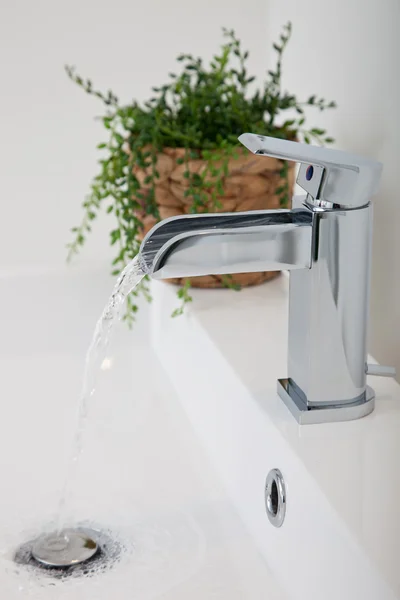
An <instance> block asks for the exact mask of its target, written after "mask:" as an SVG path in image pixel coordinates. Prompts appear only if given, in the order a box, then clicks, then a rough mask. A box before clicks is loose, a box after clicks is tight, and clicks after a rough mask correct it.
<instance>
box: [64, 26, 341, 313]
mask: <svg viewBox="0 0 400 600" xmlns="http://www.w3.org/2000/svg"><path fill="white" fill-rule="evenodd" d="M223 35H224V37H225V43H224V44H223V45H222V47H221V51H220V53H219V54H217V55H215V56H214V57H213V59H212V60H211V62H210V64H209V65H207V66H205V65H204V64H203V61H202V59H201V58H195V57H193V56H192V55H190V54H181V55H180V56H178V58H177V61H178V62H179V64H180V67H181V68H180V70H179V73H178V74H175V73H170V74H169V81H168V83H166V84H165V85H162V86H160V87H157V88H153V92H154V95H153V97H151V98H150V99H149V100H148V101H147V102H145V103H144V104H143V105H141V104H139V103H138V102H136V101H133V102H132V103H131V104H128V105H125V106H124V105H121V104H120V103H119V101H118V98H117V97H116V96H115V95H114V93H113V92H112V91H108V92H107V93H102V92H100V91H98V90H96V89H95V88H94V87H93V85H92V82H91V81H90V80H88V79H87V80H84V79H83V78H82V77H80V76H79V75H78V74H77V73H76V72H75V69H74V68H72V67H69V66H67V67H66V71H67V73H68V75H69V77H70V78H71V79H72V80H73V81H74V82H75V83H76V84H78V85H79V86H80V87H82V88H83V89H84V90H85V91H86V92H87V93H88V94H91V95H93V96H96V97H98V98H99V99H100V100H102V101H103V103H104V104H105V105H106V113H105V114H104V115H103V116H102V117H101V119H102V122H103V125H104V127H105V129H106V130H107V132H108V140H107V141H106V142H104V143H101V144H99V145H98V148H99V150H100V151H102V152H103V157H102V159H101V160H100V170H99V172H98V173H97V175H95V177H94V179H93V181H92V184H91V189H90V193H89V194H88V196H87V197H86V198H85V200H84V202H83V208H84V215H83V220H82V222H81V224H80V225H79V226H78V227H74V228H73V229H72V231H73V233H74V239H73V241H72V242H71V243H70V244H69V258H71V256H72V255H73V254H75V253H76V252H77V251H78V250H79V247H80V246H82V244H84V242H85V240H86V236H87V233H88V232H90V230H91V223H92V221H93V220H94V219H95V218H96V215H97V212H98V211H99V209H100V208H101V207H102V206H103V205H104V204H106V205H107V208H106V211H107V213H112V214H113V215H114V217H115V222H116V226H115V227H114V228H113V229H112V230H111V232H110V242H111V244H112V245H116V247H117V252H116V256H115V259H114V260H113V274H118V273H119V272H120V271H121V270H122V268H123V267H124V266H125V265H126V263H127V262H128V261H129V260H131V259H132V258H133V257H134V256H135V255H136V254H137V252H138V250H139V247H140V243H141V240H142V238H143V235H144V234H145V233H146V231H148V229H150V228H151V227H152V226H153V225H154V224H155V223H156V222H157V221H158V220H159V219H163V218H166V217H170V216H173V215H181V214H185V213H201V212H213V211H224V212H231V211H245V210H260V209H268V208H279V207H286V206H288V203H289V199H290V195H291V191H292V187H293V183H294V166H293V165H292V164H288V163H287V162H285V161H280V160H277V159H274V158H267V157H255V156H254V155H250V154H249V153H248V152H247V151H246V150H245V149H243V148H241V147H240V146H239V144H238V141H237V137H238V136H239V135H240V134H241V133H243V132H246V131H250V132H256V133H259V134H262V135H267V136H273V137H279V138H285V139H291V140H302V141H305V142H306V143H310V142H311V141H312V140H315V141H316V142H317V143H321V144H323V143H330V142H333V140H332V138H329V137H327V135H326V132H325V130H323V129H319V128H315V127H314V128H306V126H305V114H304V108H305V107H306V106H307V105H309V106H314V107H317V108H318V109H320V110H324V109H326V108H333V107H335V103H334V102H326V101H325V100H324V99H322V98H317V97H316V96H315V95H313V96H310V97H309V98H308V99H307V100H306V101H304V102H300V101H298V100H297V98H296V96H294V95H293V94H289V93H288V92H283V91H282V89H281V67H282V56H283V53H284V50H285V48H286V46H287V44H288V42H289V39H290V35H291V24H290V23H288V24H287V25H285V27H284V29H283V32H282V34H281V36H280V41H279V43H277V44H274V46H273V47H274V50H275V51H276V54H277V61H276V66H275V68H274V69H273V70H270V71H268V75H267V78H266V80H265V82H264V83H263V85H262V86H261V87H260V88H258V89H254V84H253V82H254V80H255V77H254V76H251V75H249V73H248V72H247V59H248V52H247V51H243V50H242V46H241V43H240V40H239V39H238V38H237V37H236V35H235V33H234V32H233V31H228V30H225V29H224V30H223ZM285 113H286V114H287V115H288V118H286V119H285V118H282V115H284V114H285ZM274 275H275V273H245V274H235V275H231V276H229V275H228V276H209V277H198V278H191V280H190V281H188V280H186V281H182V280H174V282H175V283H179V284H181V287H180V289H179V291H178V296H179V297H180V299H181V306H180V307H179V308H178V309H177V310H176V311H175V313H174V314H175V315H176V314H180V313H181V312H182V310H183V306H184V305H185V303H186V302H188V301H190V300H191V297H190V294H189V287H190V285H192V286H201V287H231V288H233V289H240V287H241V286H243V285H254V284H258V283H261V282H262V281H265V280H267V279H269V278H271V277H273V276H274ZM141 290H142V291H143V292H144V293H145V294H147V295H148V290H147V288H146V283H144V284H143V285H142V288H141ZM136 293H137V292H136ZM136 310H137V306H136V304H135V298H134V297H130V298H129V299H128V302H127V312H126V315H125V318H126V319H127V320H128V321H129V322H132V320H133V319H134V314H135V312H136Z"/></svg>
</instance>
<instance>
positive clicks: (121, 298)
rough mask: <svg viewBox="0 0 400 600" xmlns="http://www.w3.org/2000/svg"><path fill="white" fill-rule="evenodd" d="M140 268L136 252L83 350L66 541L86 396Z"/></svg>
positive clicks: (63, 499)
mask: <svg viewBox="0 0 400 600" xmlns="http://www.w3.org/2000/svg"><path fill="white" fill-rule="evenodd" d="M143 277H144V272H143V271H142V269H141V268H140V262H139V255H138V256H136V257H135V258H134V259H133V260H132V261H131V262H130V263H129V264H128V265H127V266H126V267H125V269H124V270H123V271H122V273H121V275H120V277H119V278H118V281H117V283H116V285H115V287H114V289H113V292H112V294H111V296H110V298H109V300H108V302H107V304H106V306H105V307H104V310H103V312H102V314H101V317H100V318H99V320H98V321H97V323H96V327H95V329H94V333H93V337H92V341H91V343H90V346H89V348H88V350H87V353H86V358H85V368H84V373H83V383H82V389H81V394H80V400H79V404H78V412H77V423H76V428H75V435H74V438H73V441H72V446H71V457H70V460H69V464H68V467H67V473H66V478H65V482H64V486H63V488H62V493H61V496H60V502H59V506H58V517H57V531H58V533H59V535H60V537H61V538H62V539H63V540H64V541H65V543H66V544H67V543H68V537H67V536H66V535H64V533H63V527H64V526H65V521H66V514H65V511H66V504H67V498H68V496H69V491H70V486H71V485H72V484H73V481H74V479H75V473H76V469H77V465H78V462H79V457H80V455H81V453H82V443H83V435H84V431H85V424H86V418H87V414H88V409H89V405H90V399H91V398H92V396H93V394H94V393H95V388H96V377H97V374H98V372H99V369H100V367H101V364H102V362H103V360H104V358H105V352H106V349H107V346H108V343H109V340H110V336H111V333H112V330H113V327H114V325H115V323H117V322H118V320H119V318H120V316H121V312H122V308H123V306H124V303H125V299H126V297H127V296H128V294H130V293H131V292H132V291H133V290H134V289H135V288H136V287H137V286H138V285H139V283H140V282H141V280H142V279H143Z"/></svg>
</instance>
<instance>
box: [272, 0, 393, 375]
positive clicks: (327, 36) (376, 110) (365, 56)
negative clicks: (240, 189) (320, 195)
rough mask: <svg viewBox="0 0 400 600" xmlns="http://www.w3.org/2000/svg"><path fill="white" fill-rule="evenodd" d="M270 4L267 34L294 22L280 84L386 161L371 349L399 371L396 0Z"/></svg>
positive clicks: (335, 129) (337, 131) (344, 141)
mask: <svg viewBox="0 0 400 600" xmlns="http://www.w3.org/2000/svg"><path fill="white" fill-rule="evenodd" d="M268 6H269V10H268V19H267V31H268V35H267V39H270V38H271V36H272V37H276V36H277V35H278V34H279V31H280V27H281V25H282V24H283V23H285V22H286V21H287V20H291V21H292V23H293V37H292V41H291V43H290V46H289V47H288V49H287V55H286V58H285V61H284V65H283V73H284V77H283V80H284V87H286V88H287V89H289V90H290V91H291V92H295V93H296V94H298V95H300V96H303V97H304V98H307V97H308V96H310V95H311V94H312V93H318V94H320V95H322V96H324V97H325V98H328V99H333V100H336V101H337V103H338V105H339V108H338V109H337V110H336V111H332V112H329V113H320V114H319V115H318V114H316V115H315V118H314V116H313V115H314V113H310V123H313V124H314V123H315V124H317V123H318V124H321V125H323V126H326V127H327V128H329V132H330V133H331V134H332V135H333V137H335V138H336V146H337V147H338V148H341V149H343V150H349V151H354V152H356V153H357V152H358V153H361V154H364V155H366V156H370V157H374V158H377V159H378V160H380V161H381V162H383V163H384V173H383V182H382V186H381V191H380V193H379V194H378V196H377V197H376V198H375V216H374V228H375V229H374V249H373V276H372V298H371V324H370V350H371V352H372V353H373V354H374V355H375V356H376V358H377V359H378V360H379V361H380V362H384V363H386V364H395V365H396V367H397V373H398V375H400V243H399V239H400V198H399V188H400V185H399V179H398V175H399V173H400V169H399V159H400V152H399V150H400V118H399V114H400V111H399V107H400V69H399V59H400V2H399V0H380V1H379V2H378V1H377V0H335V1H334V2H326V1H324V2H321V0H301V2H300V1H299V0H269V4H268ZM270 60H272V56H270ZM311 117H312V119H311Z"/></svg>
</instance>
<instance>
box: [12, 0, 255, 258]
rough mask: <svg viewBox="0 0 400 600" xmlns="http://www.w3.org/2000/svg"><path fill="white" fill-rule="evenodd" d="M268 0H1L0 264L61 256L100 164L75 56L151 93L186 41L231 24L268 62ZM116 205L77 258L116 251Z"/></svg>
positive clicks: (126, 92) (140, 93)
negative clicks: (71, 74) (68, 70)
mask: <svg viewBox="0 0 400 600" xmlns="http://www.w3.org/2000/svg"><path fill="white" fill-rule="evenodd" d="M265 22H266V2H265V0H252V1H251V9H249V3H248V2H245V1H244V0H213V1H212V2H200V1H197V0H145V1H143V0H113V2H110V1H109V0H35V1H32V0H16V1H14V2H3V3H2V5H1V8H0V48H1V51H0V63H1V64H0V73H1V94H0V191H1V197H0V202H1V212H0V268H3V270H4V269H5V268H6V267H7V268H8V267H13V268H15V266H19V267H23V266H24V265H25V266H26V265H28V266H32V267H42V266H48V265H52V266H57V265H60V264H63V263H64V261H65V256H66V251H65V244H66V242H67V241H69V239H70V234H69V229H70V227H72V226H74V225H76V224H77V223H78V222H79V220H80V217H81V209H80V204H81V201H82V199H83V197H84V195H85V193H86V191H87V190H88V185H89V181H90V179H91V177H92V175H93V174H94V173H95V170H96V160H97V158H98V157H97V153H96V150H95V146H96V144H97V143H98V142H100V141H103V139H104V137H105V136H104V132H103V130H102V127H101V125H100V124H99V123H98V122H95V120H94V117H95V115H96V114H101V111H102V110H103V107H102V105H101V103H100V101H96V99H94V98H91V97H88V96H86V95H85V94H84V93H83V91H82V90H80V89H79V88H77V87H76V86H74V85H73V84H72V82H70V81H69V80H68V79H67V76H66V75H65V73H64V69H63V65H64V64H65V63H69V64H74V65H76V66H77V67H78V69H79V71H80V72H81V73H82V74H83V75H85V76H90V77H91V78H92V79H93V80H94V82H95V83H96V84H97V85H98V86H99V87H100V88H105V89H107V88H108V87H111V88H112V89H113V90H114V92H115V93H116V94H117V95H119V96H120V98H121V99H122V100H124V101H127V102H128V101H129V100H131V99H132V98H137V99H140V100H141V99H146V98H147V97H148V96H149V94H150V89H151V87H152V86H154V85H157V84H159V83H162V82H164V81H165V79H166V76H167V73H168V71H171V70H173V68H174V66H175V57H176V55H178V54H179V53H181V52H183V51H187V52H193V53H194V54H199V55H202V56H205V57H210V56H211V54H212V53H213V52H214V51H216V50H218V48H219V45H220V43H221V41H222V36H221V27H222V26H225V27H229V28H235V29H236V31H237V33H238V34H239V35H240V37H241V38H242V39H243V42H244V43H245V45H246V46H247V47H248V48H249V49H250V51H251V53H252V61H251V63H252V67H253V69H254V71H255V73H256V74H261V73H262V72H263V70H264V68H265V63H266V56H267V44H266V43H265ZM109 219H110V217H104V218H102V219H101V220H100V221H99V222H97V223H96V224H95V226H94V233H93V235H92V236H91V238H90V239H89V241H88V244H87V246H86V248H85V249H84V251H83V252H82V256H81V257H80V259H79V260H80V263H79V264H84V263H85V262H86V263H88V264H89V263H92V262H97V261H98V262H104V263H105V264H107V265H108V260H109V257H110V256H111V254H110V252H111V251H110V249H109V242H108V235H107V232H108V230H109V229H110V223H109Z"/></svg>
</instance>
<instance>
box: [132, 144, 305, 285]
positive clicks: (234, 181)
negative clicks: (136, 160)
mask: <svg viewBox="0 0 400 600" xmlns="http://www.w3.org/2000/svg"><path fill="white" fill-rule="evenodd" d="M184 155H185V150H184V149H183V148H164V150H163V152H161V153H159V154H158V157H157V164H156V169H157V171H158V173H159V178H158V179H157V181H156V186H155V200H156V203H157V206H158V208H159V213H160V217H161V219H166V218H168V217H172V216H176V215H184V214H188V213H189V210H190V206H191V204H192V198H191V197H186V196H185V190H187V188H188V185H189V182H188V179H187V178H185V177H184V171H186V170H187V169H189V171H190V172H191V173H198V174H201V173H202V172H204V169H206V165H207V163H206V161H205V160H201V159H194V160H189V161H188V162H187V163H184V164H177V162H176V161H177V159H179V158H182V157H184ZM281 169H282V162H281V161H280V160H278V159H275V158H270V157H265V156H254V155H252V154H249V152H248V151H247V150H243V151H239V155H238V157H237V158H231V159H229V164H228V174H227V176H225V178H224V182H223V187H224V195H223V196H220V197H219V198H218V201H219V202H220V204H221V207H220V208H217V209H216V208H215V200H213V201H212V200H211V198H210V204H209V206H206V207H205V212H208V211H209V212H241V211H248V210H264V209H277V208H280V200H279V196H278V195H277V193H276V190H277V189H278V188H279V187H280V186H281V185H282V184H283V183H284V182H283V181H282V178H281V175H280V171H281ZM148 174H149V173H148V171H147V170H139V169H135V175H136V177H137V178H138V180H139V182H140V184H141V187H142V190H143V191H144V192H145V191H146V184H145V179H146V176H147V175H148ZM293 184H294V164H293V163H289V169H288V185H289V190H290V192H291V190H292V188H293ZM138 216H140V218H141V219H142V221H143V223H144V230H143V235H145V234H146V233H147V231H149V229H151V228H152V227H153V225H155V223H156V220H155V219H154V217H152V216H151V215H147V214H145V212H144V211H143V213H142V214H140V215H138ZM276 275H277V272H276V271H272V272H261V273H237V274H234V275H232V276H231V279H230V281H231V283H233V284H239V285H240V286H249V285H257V284H260V283H262V282H264V281H267V280H268V279H272V278H273V277H275V276H276ZM169 281H170V282H172V283H176V284H183V283H184V279H170V280H169ZM190 282H191V285H192V286H193V287H202V288H219V287H225V286H226V283H225V284H224V282H223V278H222V277H221V276H219V275H207V276H201V277H191V278H190Z"/></svg>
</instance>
